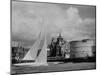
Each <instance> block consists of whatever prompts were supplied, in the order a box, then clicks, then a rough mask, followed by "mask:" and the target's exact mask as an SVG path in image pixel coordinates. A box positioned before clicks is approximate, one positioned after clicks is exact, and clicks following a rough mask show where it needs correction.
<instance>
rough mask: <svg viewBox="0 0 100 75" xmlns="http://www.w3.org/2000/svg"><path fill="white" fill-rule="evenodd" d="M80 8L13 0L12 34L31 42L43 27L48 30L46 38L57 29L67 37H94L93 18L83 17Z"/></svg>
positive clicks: (54, 34) (25, 41) (28, 42)
mask: <svg viewBox="0 0 100 75" xmlns="http://www.w3.org/2000/svg"><path fill="white" fill-rule="evenodd" d="M79 12H80V11H79V9H78V8H74V7H69V8H67V9H65V10H64V9H62V8H61V7H60V6H57V5H54V4H46V3H28V2H27V3H25V2H13V3H12V38H13V40H21V41H23V42H24V43H25V44H26V45H30V44H32V43H33V42H34V40H35V39H36V38H37V37H38V34H39V32H40V31H41V29H42V27H44V28H45V29H46V31H47V33H48V40H49V41H50V38H51V37H52V36H56V35H57V34H58V32H61V33H62V36H63V37H64V38H65V39H66V40H79V39H84V38H93V37H95V19H92V18H85V19H82V18H81V17H80V14H79Z"/></svg>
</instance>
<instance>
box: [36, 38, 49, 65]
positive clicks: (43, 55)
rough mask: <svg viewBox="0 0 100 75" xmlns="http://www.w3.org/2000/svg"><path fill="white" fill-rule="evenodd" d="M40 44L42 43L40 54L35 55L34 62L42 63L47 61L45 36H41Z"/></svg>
mask: <svg viewBox="0 0 100 75" xmlns="http://www.w3.org/2000/svg"><path fill="white" fill-rule="evenodd" d="M40 45H43V46H42V49H41V52H40V54H39V55H38V56H37V58H36V60H35V62H37V63H40V64H42V63H44V64H46V63H47V50H46V49H47V42H46V37H44V38H43V40H41V42H40Z"/></svg>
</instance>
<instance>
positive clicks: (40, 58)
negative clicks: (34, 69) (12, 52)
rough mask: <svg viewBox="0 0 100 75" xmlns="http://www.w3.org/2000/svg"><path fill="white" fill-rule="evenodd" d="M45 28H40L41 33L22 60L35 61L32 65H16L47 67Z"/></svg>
mask: <svg viewBox="0 0 100 75" xmlns="http://www.w3.org/2000/svg"><path fill="white" fill-rule="evenodd" d="M46 36H47V34H46V27H45V24H44V26H42V29H41V32H40V34H39V36H38V38H37V40H36V42H35V43H34V45H33V46H32V48H31V49H30V50H29V51H28V53H27V54H26V56H25V57H24V58H23V60H35V62H32V63H21V64H17V65H20V66H22V65H28V66H29V65H30V66H40V65H42V66H43V65H44V66H47V65H48V64H47V50H46V49H47V42H46V41H47V40H46V38H47V37H46ZM39 50H41V51H39Z"/></svg>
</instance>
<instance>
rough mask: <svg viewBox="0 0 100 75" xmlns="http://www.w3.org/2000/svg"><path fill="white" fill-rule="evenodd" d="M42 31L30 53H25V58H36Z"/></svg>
mask: <svg viewBox="0 0 100 75" xmlns="http://www.w3.org/2000/svg"><path fill="white" fill-rule="evenodd" d="M41 35H42V34H41V32H40V34H39V36H38V38H37V40H36V41H35V43H34V44H33V46H32V48H31V49H30V50H29V51H28V53H27V54H26V55H25V57H24V58H23V60H35V58H36V56H37V52H38V49H39V44H40V40H41Z"/></svg>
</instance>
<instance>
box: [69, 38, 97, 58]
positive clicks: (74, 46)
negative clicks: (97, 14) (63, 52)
mask: <svg viewBox="0 0 100 75" xmlns="http://www.w3.org/2000/svg"><path fill="white" fill-rule="evenodd" d="M70 53H71V54H70V57H71V58H87V57H94V56H95V53H96V44H95V40H93V39H84V40H81V41H71V42H70Z"/></svg>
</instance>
